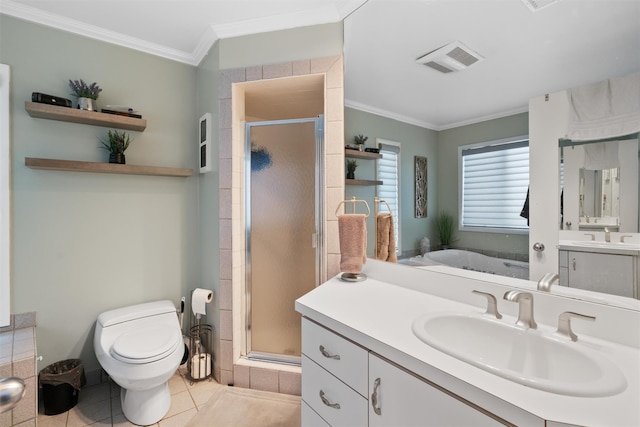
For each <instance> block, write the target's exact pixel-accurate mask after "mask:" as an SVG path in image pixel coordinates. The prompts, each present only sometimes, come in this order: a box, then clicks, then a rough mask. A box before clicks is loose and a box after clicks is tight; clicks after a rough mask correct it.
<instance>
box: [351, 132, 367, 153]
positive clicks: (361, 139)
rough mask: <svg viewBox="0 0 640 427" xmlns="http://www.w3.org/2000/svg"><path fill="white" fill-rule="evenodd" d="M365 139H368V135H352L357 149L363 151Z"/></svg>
mask: <svg viewBox="0 0 640 427" xmlns="http://www.w3.org/2000/svg"><path fill="white" fill-rule="evenodd" d="M367 139H369V137H368V136H364V135H356V136H354V137H353V142H355V143H356V145H357V146H358V150H360V151H364V143H365V142H367Z"/></svg>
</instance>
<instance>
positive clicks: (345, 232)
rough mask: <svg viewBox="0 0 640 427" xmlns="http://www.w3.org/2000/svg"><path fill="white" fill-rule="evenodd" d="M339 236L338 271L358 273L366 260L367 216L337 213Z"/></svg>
mask: <svg viewBox="0 0 640 427" xmlns="http://www.w3.org/2000/svg"><path fill="white" fill-rule="evenodd" d="M338 233H339V237H340V271H342V272H343V273H360V271H362V265H363V264H364V263H366V262H367V216H366V215H364V214H345V215H338Z"/></svg>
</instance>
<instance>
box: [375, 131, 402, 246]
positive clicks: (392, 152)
mask: <svg viewBox="0 0 640 427" xmlns="http://www.w3.org/2000/svg"><path fill="white" fill-rule="evenodd" d="M376 142H377V143H378V147H379V148H380V154H382V158H381V159H378V162H377V164H378V167H377V171H376V179H378V180H380V181H382V185H379V186H378V198H379V199H380V200H384V201H386V202H387V203H388V204H389V207H390V208H391V213H392V215H393V228H394V230H395V237H396V253H397V254H400V252H401V250H400V220H399V219H400V143H399V142H393V141H387V140H384V139H377V140H376ZM386 210H387V208H386V205H385V204H384V203H383V204H381V205H380V211H381V212H386Z"/></svg>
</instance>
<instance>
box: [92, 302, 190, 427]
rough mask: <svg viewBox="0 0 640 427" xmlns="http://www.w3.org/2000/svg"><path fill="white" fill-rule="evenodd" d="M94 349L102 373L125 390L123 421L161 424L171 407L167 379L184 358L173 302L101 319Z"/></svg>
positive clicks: (118, 311) (111, 313) (127, 309)
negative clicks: (103, 371) (105, 373)
mask: <svg viewBox="0 0 640 427" xmlns="http://www.w3.org/2000/svg"><path fill="white" fill-rule="evenodd" d="M93 346H94V350H95V352H96V356H97V358H98V361H99V362H100V365H101V366H102V368H103V369H104V370H105V371H106V372H107V374H109V376H110V377H111V379H113V381H115V382H116V384H118V385H119V386H120V387H121V390H120V401H121V403H122V412H123V414H124V416H125V417H126V418H127V419H128V420H129V421H130V422H132V423H134V424H138V425H142V426H146V425H150V424H155V423H157V422H158V421H160V420H161V419H162V417H164V416H165V414H166V413H167V412H168V411H169V406H170V405H171V394H170V392H169V384H168V381H169V378H171V377H172V376H173V374H174V373H175V372H176V370H177V369H178V366H180V361H181V360H182V357H183V355H184V342H183V339H182V331H181V330H180V324H179V322H178V316H177V314H176V308H175V307H174V305H173V304H172V303H171V301H156V302H149V303H145V304H138V305H132V306H129V307H123V308H118V309H115V310H110V311H106V312H104V313H102V314H100V315H99V316H98V321H97V322H96V330H95V334H94V340H93Z"/></svg>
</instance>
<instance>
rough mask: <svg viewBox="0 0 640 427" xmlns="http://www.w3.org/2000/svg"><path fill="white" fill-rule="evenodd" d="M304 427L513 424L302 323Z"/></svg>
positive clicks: (306, 321)
mask: <svg viewBox="0 0 640 427" xmlns="http://www.w3.org/2000/svg"><path fill="white" fill-rule="evenodd" d="M301 412H302V425H303V426H305V427H306V426H322V427H325V426H331V427H338V426H375V427H383V426H388V427H397V426H403V427H404V426H406V427H409V426H427V427H428V426H438V427H443V426H452V427H453V426H461V425H473V426H478V427H484V426H487V427H489V426H504V425H512V424H510V423H508V422H506V421H503V420H500V419H499V418H498V417H494V416H493V415H490V414H488V413H485V412H483V411H482V410H479V409H477V408H476V407H475V406H473V405H471V404H469V403H468V402H467V401H465V400H463V399H461V398H459V397H457V396H455V395H453V394H452V393H450V392H448V391H447V390H445V389H443V388H441V387H439V386H437V385H435V384H432V383H430V382H428V381H427V380H424V379H422V378H420V377H419V376H417V375H415V374H413V373H411V372H409V371H407V370H405V369H402V368H400V367H398V366H396V365H394V364H393V363H390V362H388V361H387V360H385V359H383V358H381V357H379V356H377V355H376V354H374V353H371V352H369V350H368V349H365V348H364V347H362V346H360V345H358V344H356V343H354V342H352V341H350V340H348V339H346V338H344V337H342V336H340V335H338V334H336V333H334V332H333V331H331V330H329V329H327V328H325V327H323V326H321V325H318V324H317V323H314V322H312V321H310V320H309V319H307V318H303V319H302V411H301Z"/></svg>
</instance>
